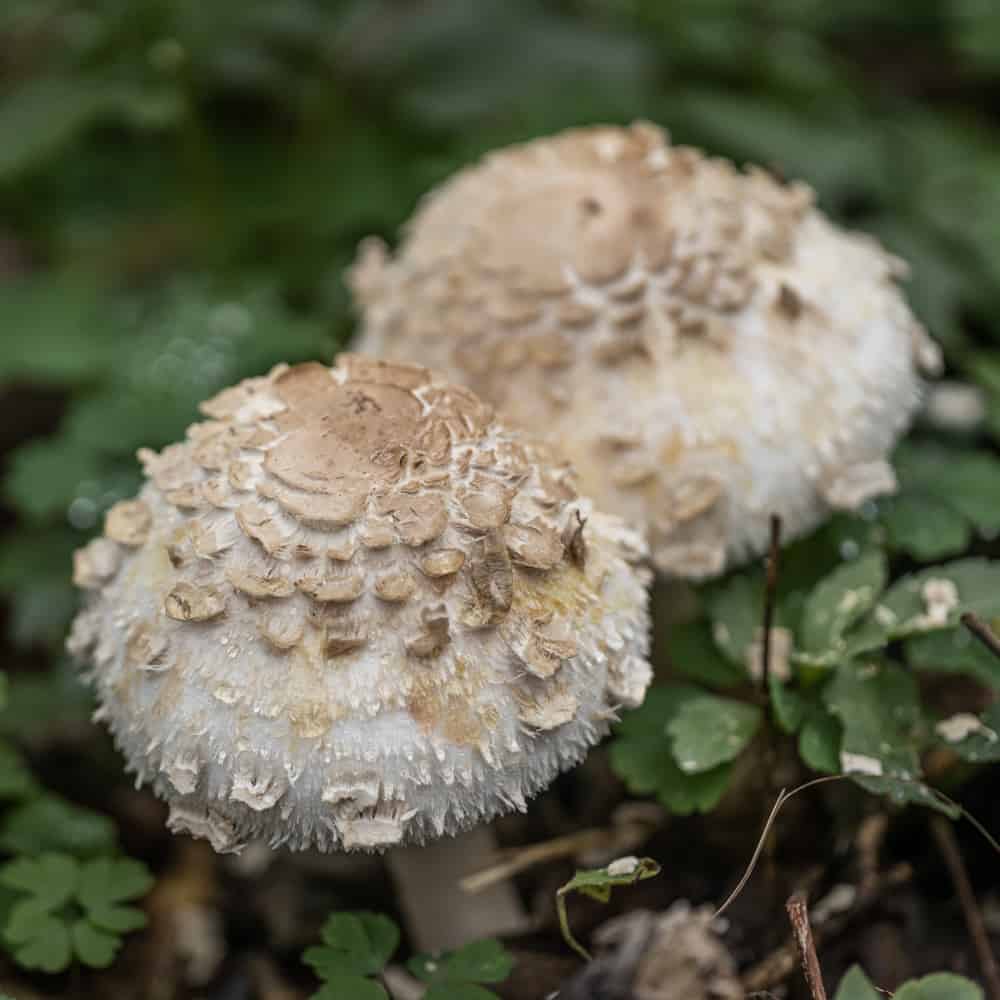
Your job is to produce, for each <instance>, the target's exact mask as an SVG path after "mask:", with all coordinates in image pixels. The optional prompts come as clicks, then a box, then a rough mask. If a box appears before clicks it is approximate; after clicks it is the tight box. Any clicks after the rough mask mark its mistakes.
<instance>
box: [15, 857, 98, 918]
mask: <svg viewBox="0 0 1000 1000" xmlns="http://www.w3.org/2000/svg"><path fill="white" fill-rule="evenodd" d="M79 878H80V866H79V863H78V862H77V861H76V859H75V858H71V857H69V856H68V855H66V854H42V855H39V857H37V858H16V859H15V860H13V861H8V862H7V864H5V865H4V866H3V867H2V868H0V884H2V885H5V886H7V888H9V889H17V890H19V891H20V892H23V893H25V894H26V895H28V896H30V897H31V899H32V901H33V902H34V903H35V904H36V905H37V906H38V907H39V908H40V909H42V910H47V911H52V910H55V909H58V908H59V907H60V906H62V905H63V904H64V903H66V902H68V901H69V900H70V899H72V898H73V894H74V893H75V892H76V888H77V884H78V881H79Z"/></svg>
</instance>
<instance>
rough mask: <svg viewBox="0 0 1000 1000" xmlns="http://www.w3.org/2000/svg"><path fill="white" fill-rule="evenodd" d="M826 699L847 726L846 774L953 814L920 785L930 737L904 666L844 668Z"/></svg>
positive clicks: (850, 665)
mask: <svg viewBox="0 0 1000 1000" xmlns="http://www.w3.org/2000/svg"><path fill="white" fill-rule="evenodd" d="M823 698H824V701H825V703H826V706H827V708H828V709H829V710H830V711H831V712H832V713H833V714H834V715H835V716H837V718H838V719H839V720H840V722H841V724H842V725H843V727H844V735H843V740H842V742H841V749H840V764H841V770H842V771H843V773H845V774H848V775H849V776H850V777H851V778H852V779H853V780H854V781H856V782H857V783H858V784H860V785H861V786H862V787H864V788H866V789H868V790H869V791H871V792H875V793H876V794H879V795H887V796H889V797H890V798H891V799H892V800H893V801H895V802H900V803H902V802H915V803H919V804H921V805H926V806H931V807H932V808H935V809H940V810H941V811H942V812H946V813H947V814H949V815H951V814H952V813H953V811H954V810H953V809H951V808H949V807H947V806H945V805H944V804H943V803H942V802H941V800H939V799H938V798H937V797H936V796H935V795H934V794H933V793H932V792H931V790H930V789H928V788H927V786H926V785H924V784H923V783H922V782H921V781H920V780H919V778H920V758H919V754H918V748H919V746H920V745H921V743H922V742H923V740H924V739H925V738H926V736H925V734H924V732H923V731H922V730H923V725H924V724H923V718H922V714H921V709H920V700H919V696H918V692H917V686H916V682H915V681H914V680H913V678H912V676H910V675H909V674H908V673H907V672H906V671H905V670H904V669H903V668H902V667H899V666H897V665H896V664H890V663H861V662H849V663H845V664H842V665H841V666H840V667H838V668H837V670H836V672H835V674H834V676H833V678H832V679H831V680H830V682H829V684H827V685H826V687H825V689H824V692H823Z"/></svg>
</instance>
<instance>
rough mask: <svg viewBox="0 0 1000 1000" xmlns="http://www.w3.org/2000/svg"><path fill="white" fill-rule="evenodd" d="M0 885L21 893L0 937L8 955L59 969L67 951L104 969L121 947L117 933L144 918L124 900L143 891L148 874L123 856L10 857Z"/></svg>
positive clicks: (30, 965) (142, 922)
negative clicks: (86, 858) (87, 857)
mask: <svg viewBox="0 0 1000 1000" xmlns="http://www.w3.org/2000/svg"><path fill="white" fill-rule="evenodd" d="M0 884H2V885H4V886H6V887H7V888H8V889H14V890H16V891H17V892H18V893H19V894H20V895H22V896H23V897H24V898H22V899H20V900H19V901H18V902H16V903H15V904H14V905H13V906H12V908H11V910H10V913H9V914H8V917H7V922H6V925H5V926H4V929H3V936H4V940H5V942H6V944H7V945H8V947H9V948H10V950H11V951H12V953H13V955H14V958H15V960H16V961H17V962H18V963H19V964H20V965H23V966H24V967H25V968H28V969H40V970H41V971H43V972H60V971H62V970H63V969H65V968H67V967H68V966H69V965H70V963H71V962H72V961H73V958H74V956H75V957H76V958H77V959H79V960H80V961H81V962H83V964H84V965H89V966H91V967H92V968H105V967H107V966H108V965H110V964H111V963H112V961H114V957H115V955H116V954H117V953H118V950H119V949H120V948H121V944H122V940H121V935H122V934H124V933H126V932H128V931H134V930H138V929H139V928H141V927H144V926H145V924H146V916H145V914H144V913H143V912H142V911H141V910H139V909H136V908H135V907H132V906H123V905H122V904H123V903H124V902H126V901H129V900H133V899H136V898H138V897H139V896H143V895H145V894H146V893H147V892H148V891H149V889H150V888H151V887H152V884H153V879H152V876H151V875H150V874H149V871H148V870H147V868H146V866H145V865H143V864H142V863H141V862H138V861H133V860H131V859H129V858H97V859H95V860H93V861H88V862H83V863H81V862H80V861H78V860H77V859H76V858H73V857H70V856H69V855H67V854H55V853H47V854H41V855H39V856H38V857H23V858H17V859H15V860H14V861H10V862H8V863H7V864H6V865H4V866H3V867H2V868H0Z"/></svg>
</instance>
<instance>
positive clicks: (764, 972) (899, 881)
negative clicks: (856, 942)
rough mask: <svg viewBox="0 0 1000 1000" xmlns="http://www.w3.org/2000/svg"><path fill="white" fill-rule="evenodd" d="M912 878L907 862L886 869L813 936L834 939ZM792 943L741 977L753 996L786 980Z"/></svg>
mask: <svg viewBox="0 0 1000 1000" xmlns="http://www.w3.org/2000/svg"><path fill="white" fill-rule="evenodd" d="M912 877H913V868H912V867H911V866H910V865H909V864H907V863H906V862H901V863H900V864H898V865H894V866H893V867H892V868H890V869H889V870H888V871H887V872H885V873H883V874H880V875H879V876H878V878H876V879H875V880H874V881H871V882H869V883H868V885H867V886H866V887H864V888H862V889H860V890H859V892H858V895H857V898H856V899H855V901H854V904H853V905H852V906H851V907H850V909H848V910H845V911H842V912H840V913H837V914H836V915H834V916H831V917H829V918H828V919H827V920H826V921H824V922H822V923H817V925H816V926H815V927H814V928H813V936H814V938H815V939H816V940H817V941H820V942H822V941H827V940H830V939H833V938H836V937H837V936H838V935H839V934H841V933H842V932H843V931H844V930H845V929H846V928H847V927H848V926H849V925H850V924H851V923H853V922H854V921H856V920H857V919H858V918H859V917H861V916H863V915H864V914H865V913H867V912H868V911H869V910H871V908H872V907H873V906H876V905H878V904H879V903H880V902H881V901H882V899H883V897H884V896H885V894H886V893H888V892H891V891H892V890H893V889H895V888H896V887H897V886H900V885H904V884H905V883H907V882H909V881H910V879H911V878H912ZM797 954H798V953H797V949H796V946H795V942H794V941H792V940H789V941H786V942H784V943H783V944H781V945H780V946H779V947H778V948H776V949H775V950H774V951H772V952H771V953H770V954H769V955H768V956H767V957H766V958H763V959H761V960H760V961H759V962H757V964H756V965H753V966H751V967H750V968H749V969H748V970H747V971H746V972H745V973H743V975H742V976H741V977H740V978H741V979H742V982H743V988H744V989H745V990H747V991H748V993H749V994H750V995H751V996H753V994H754V991H756V990H764V989H766V988H767V987H773V986H775V985H777V984H778V983H780V982H783V981H784V980H785V979H787V978H788V977H789V976H790V975H791V974H792V972H793V971H794V970H795V963H796V958H797Z"/></svg>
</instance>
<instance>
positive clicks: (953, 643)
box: [903, 619, 1000, 689]
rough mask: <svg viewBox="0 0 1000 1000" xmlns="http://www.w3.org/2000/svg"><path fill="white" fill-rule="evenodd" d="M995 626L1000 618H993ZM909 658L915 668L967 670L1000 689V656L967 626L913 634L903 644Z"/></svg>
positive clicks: (950, 672)
mask: <svg viewBox="0 0 1000 1000" xmlns="http://www.w3.org/2000/svg"><path fill="white" fill-rule="evenodd" d="M993 625H994V629H996V628H997V627H1000V621H998V620H997V619H993ZM903 651H904V655H905V657H906V662H907V663H909V664H910V666H911V667H913V668H914V669H916V670H927V671H932V672H934V673H939V674H967V675H968V676H970V677H975V678H976V680H979V681H982V682H983V683H984V684H987V685H989V686H990V687H993V688H998V689H1000V657H998V656H997V655H996V654H995V653H992V652H990V650H988V649H987V648H986V647H985V646H984V645H983V644H982V643H981V642H980V641H979V640H978V639H977V638H976V637H975V636H973V635H972V633H971V632H969V630H968V629H967V628H964V627H962V626H959V627H958V628H950V629H945V630H944V631H941V632H930V633H928V634H927V635H915V636H911V637H910V638H909V639H907V640H906V641H905V643H904V644H903Z"/></svg>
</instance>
